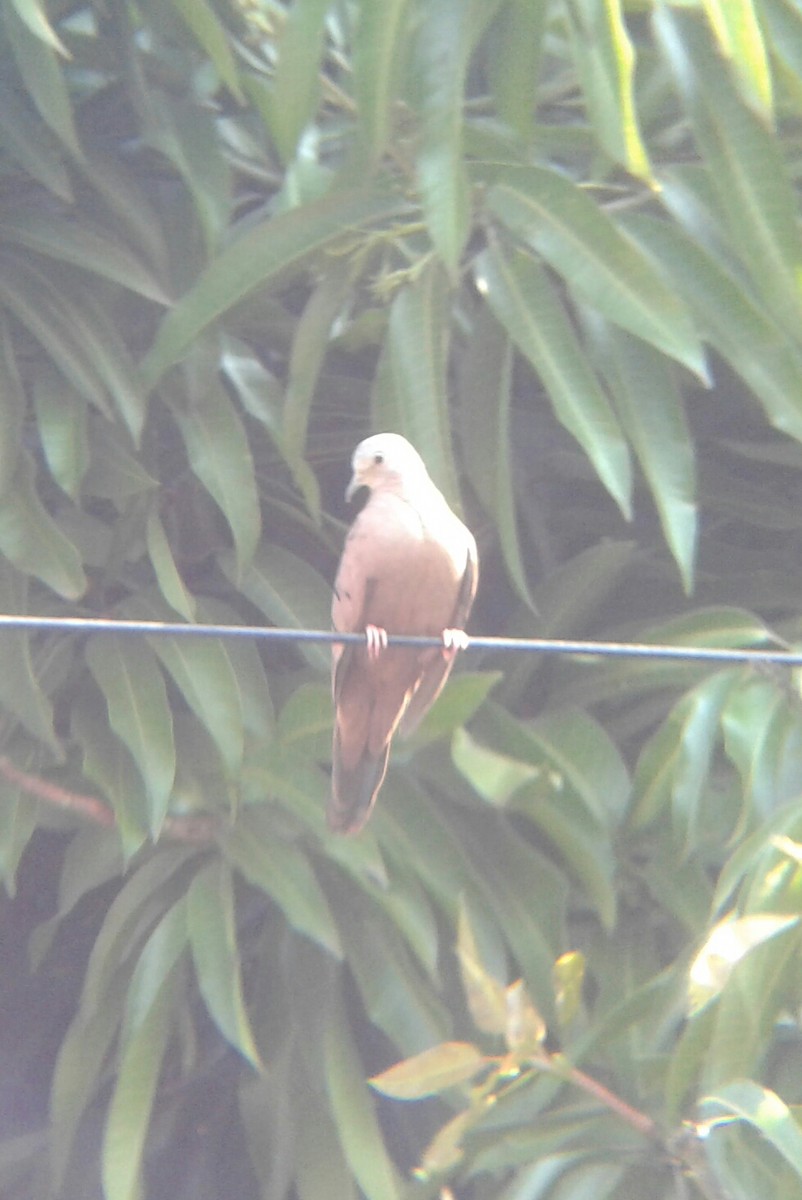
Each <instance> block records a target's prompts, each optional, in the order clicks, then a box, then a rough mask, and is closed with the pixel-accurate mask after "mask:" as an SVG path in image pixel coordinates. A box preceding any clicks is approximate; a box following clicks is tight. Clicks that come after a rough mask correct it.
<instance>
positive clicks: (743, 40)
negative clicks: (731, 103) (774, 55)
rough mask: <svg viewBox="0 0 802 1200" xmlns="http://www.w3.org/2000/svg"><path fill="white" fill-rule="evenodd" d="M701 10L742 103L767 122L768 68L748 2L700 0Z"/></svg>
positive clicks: (769, 112)
mask: <svg viewBox="0 0 802 1200" xmlns="http://www.w3.org/2000/svg"><path fill="white" fill-rule="evenodd" d="M702 7H703V8H704V10H705V12H706V13H707V19H708V21H709V22H710V24H711V26H712V28H713V33H714V34H715V38H716V41H717V43H718V47H719V49H720V51H721V53H722V54H723V55H724V56H725V58H728V59H729V60H730V61H731V62H732V65H733V67H734V69H735V77H736V79H737V81H738V83H739V85H740V87H741V90H742V92H743V95H744V98H745V100H746V101H747V103H748V104H751V105H752V107H753V108H754V109H755V111H756V112H757V114H758V116H760V117H762V118H763V119H764V120H767V121H769V122H770V121H771V119H772V117H773V115H774V110H773V96H772V85H771V68H770V66H769V59H768V54H767V52H766V46H765V43H764V41H763V35H762V32H761V28H760V22H759V21H758V17H757V13H756V12H755V6H754V4H753V3H752V0H702Z"/></svg>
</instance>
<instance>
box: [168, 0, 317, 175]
mask: <svg viewBox="0 0 802 1200" xmlns="http://www.w3.org/2000/svg"><path fill="white" fill-rule="evenodd" d="M187 2H188V3H191V0H187ZM328 8H329V0H305V2H304V3H303V4H293V5H292V6H291V7H290V8H289V9H287V10H285V16H284V28H283V30H282V32H281V36H280V38H279V42H278V63H277V65H276V71H275V76H274V80H273V96H272V103H271V105H270V128H271V131H272V134H273V137H274V138H275V140H276V145H277V146H278V150H279V154H280V155H281V157H282V159H283V161H284V162H285V163H288V162H291V160H292V159H293V158H294V157H295V152H296V148H297V145H298V139H299V138H300V136H301V134H302V133H303V131H304V129H305V127H306V125H307V124H308V123H309V122H310V121H311V120H312V118H313V116H314V114H315V110H316V108H317V104H318V96H319V94H320V71H321V61H320V60H321V57H322V54H323V45H324V39H325V34H326V14H327V12H328Z"/></svg>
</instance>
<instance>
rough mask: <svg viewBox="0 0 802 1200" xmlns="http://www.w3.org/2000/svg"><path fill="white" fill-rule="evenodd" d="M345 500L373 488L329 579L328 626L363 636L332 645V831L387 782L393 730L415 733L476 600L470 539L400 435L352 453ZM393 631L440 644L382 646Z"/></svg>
mask: <svg viewBox="0 0 802 1200" xmlns="http://www.w3.org/2000/svg"><path fill="white" fill-rule="evenodd" d="M352 466H353V477H352V479H351V482H350V484H349V485H348V489H347V491H346V493H345V495H346V500H350V499H352V498H353V496H354V495H355V494H356V492H357V491H359V489H360V488H363V487H364V488H368V489H369V496H368V500H367V502H366V504H365V506H364V508H363V509H362V510H361V512H360V513H359V514H358V516H357V517H356V519H355V520H354V523H353V525H352V526H351V529H350V531H349V533H348V536H347V538H346V541H345V546H344V547H343V553H342V558H341V561H340V566H339V570H338V572H337V577H336V579H335V583H334V596H333V600H332V610H331V616H332V624H333V627H334V629H335V631H336V632H338V633H364V634H365V642H364V644H363V643H348V644H342V643H340V644H336V643H335V644H334V646H333V649H332V693H333V699H334V742H333V749H332V789H331V798H330V801H329V805H328V811H327V821H328V826H329V829H331V830H332V831H333V832H336V833H345V834H354V833H358V832H359V831H360V830H361V829H362V828H363V826H364V824H365V822H366V821H367V819H368V817H369V816H370V813H371V811H372V809H373V805H374V802H375V800H376V795H377V793H378V791H379V788H380V787H381V785H382V783H383V782H384V776H385V773H386V771H387V761H388V757H389V753H390V744H391V742H392V740H393V735H394V734H395V733H396V730H400V732H401V733H402V734H405V735H406V734H409V733H411V732H412V731H413V730H414V729H415V727H416V726H417V724H418V722H419V721H420V720H421V718H422V717H423V715H424V714H425V713H426V711H427V710H428V709H429V707H430V705H431V704H432V703H433V702H434V700H435V699H436V698H437V696H438V695H439V693H440V691H441V689H442V687H443V685H444V683H445V682H446V679H447V678H448V675H449V672H450V670H451V667H452V666H453V663H454V659H455V657H456V654H457V651H458V650H460V649H464V647H465V645H466V644H467V637H466V635H465V632H464V628H465V624H466V622H467V620H468V615H469V613H470V610H471V605H472V604H473V598H474V595H475V593H476V585H477V581H478V574H479V566H478V557H477V553H476V542H475V541H474V538H473V535H472V534H471V532H470V531H469V530H468V529H467V528H466V526H465V525H463V523H462V521H461V520H460V519H459V517H458V516H457V515H456V514H455V513H454V512H452V510H451V509H450V508H449V506H448V503H447V502H446V499H445V497H444V496H443V495H442V493H441V492H440V491H439V490H438V489H437V487H436V486H435V484H434V483H433V482H432V480H431V479H430V477H429V474H428V472H427V470H426V467H425V465H424V462H423V459H422V458H421V457H420V455H419V454H418V452H417V450H415V448H414V447H413V446H412V445H410V443H409V442H408V441H407V440H406V438H403V437H401V435H400V434H397V433H378V434H375V435H374V436H372V437H369V438H366V439H365V441H363V442H360V444H359V445H358V446H357V448H356V450H355V451H354V455H353V461H352ZM388 634H389V635H390V636H392V635H393V634H414V635H420V636H429V637H438V638H442V641H443V645H442V647H426V648H419V647H408V646H393V645H388Z"/></svg>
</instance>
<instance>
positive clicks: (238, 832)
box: [223, 815, 342, 958]
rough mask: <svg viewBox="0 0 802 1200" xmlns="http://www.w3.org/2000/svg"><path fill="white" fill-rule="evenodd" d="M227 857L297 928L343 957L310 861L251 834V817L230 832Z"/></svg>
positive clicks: (292, 849) (286, 845) (287, 846)
mask: <svg viewBox="0 0 802 1200" xmlns="http://www.w3.org/2000/svg"><path fill="white" fill-rule="evenodd" d="M223 853H224V854H225V855H226V857H227V858H228V860H229V861H230V863H231V865H232V866H233V867H236V868H237V870H239V871H241V872H242V874H243V875H244V876H245V878H246V879H247V880H248V881H249V882H250V883H252V884H254V885H255V886H256V887H258V888H261V889H262V891H264V892H266V893H267V895H269V896H271V897H272V898H273V899H274V900H275V901H276V903H277V904H278V905H279V907H280V908H281V910H282V911H283V913H284V916H285V917H286V919H287V921H288V922H289V924H290V925H292V926H293V928H295V929H297V930H298V931H299V932H300V933H302V934H305V935H306V936H307V937H310V938H312V939H313V940H314V941H315V942H317V943H318V945H320V946H322V947H323V949H324V950H326V951H327V952H328V953H329V954H332V955H334V956H335V957H338V958H339V957H340V956H341V954H342V951H341V948H340V937H339V933H338V931H337V926H336V924H335V921H334V918H333V916H332V913H331V909H330V907H329V903H328V901H327V899H326V896H325V894H324V892H323V889H322V888H321V886H320V884H319V883H318V880H317V877H316V875H315V872H314V870H313V868H312V865H311V863H310V862H309V859H308V858H307V857H306V856H305V855H304V854H302V853H301V852H300V851H299V850H296V849H295V847H294V846H292V845H290V844H289V843H287V842H278V841H269V840H268V839H267V838H265V837H264V836H258V837H256V836H254V835H253V833H252V832H249V831H248V823H247V815H244V816H243V818H242V819H241V820H240V821H239V822H238V823H237V824H236V825H235V826H234V827H233V829H231V830H230V832H229V833H228V835H227V836H226V838H225V841H224V842H223Z"/></svg>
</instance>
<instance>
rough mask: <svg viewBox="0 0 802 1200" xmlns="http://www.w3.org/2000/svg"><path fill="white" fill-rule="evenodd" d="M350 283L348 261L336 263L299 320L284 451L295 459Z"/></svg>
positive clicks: (287, 399)
mask: <svg viewBox="0 0 802 1200" xmlns="http://www.w3.org/2000/svg"><path fill="white" fill-rule="evenodd" d="M350 284H351V268H350V264H349V262H348V260H347V259H341V260H339V261H338V262H335V263H334V264H333V265H332V266H331V267H330V268H329V270H328V271H327V272H326V274H325V275H324V276H323V279H322V280H321V281H320V283H319V284H318V285H317V287H316V288H315V290H314V291H313V292H312V294H311V296H310V297H309V300H308V301H307V302H306V305H305V307H304V311H303V313H302V314H301V316H300V319H299V321H298V325H297V328H296V331H295V337H294V338H293V341H292V351H291V354H290V364H289V375H288V378H287V386H286V389H285V392H284V420H283V432H284V450H285V453H286V454H287V456H288V457H289V458H291V459H293V460H297V459H298V458H300V457H301V455H302V454H303V451H304V448H305V445H306V433H307V426H308V424H309V415H310V410H311V407H312V400H313V399H314V395H315V389H316V387H317V384H318V379H319V377H320V372H321V368H322V366H323V362H324V359H325V356H326V351H327V349H328V345H329V341H330V339H331V332H332V326H333V325H334V322H335V320H336V318H337V316H338V315H339V313H340V312H341V310H342V308H343V305H344V304H345V302H346V299H347V297H348V293H349V291H350Z"/></svg>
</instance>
